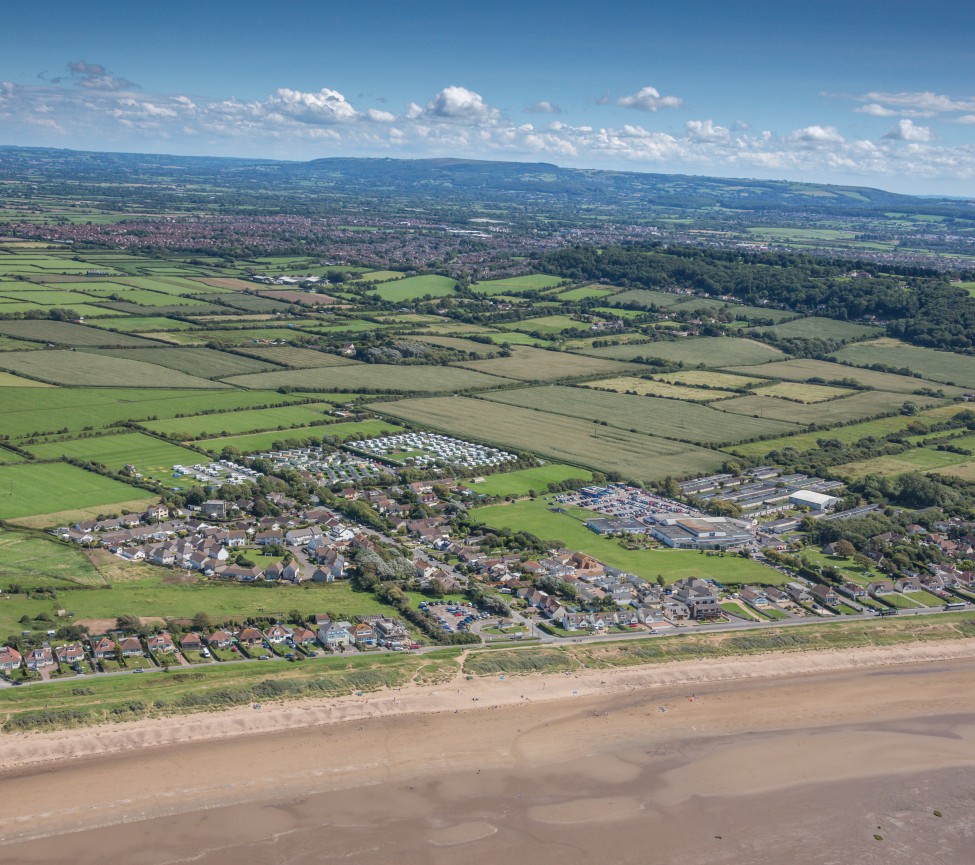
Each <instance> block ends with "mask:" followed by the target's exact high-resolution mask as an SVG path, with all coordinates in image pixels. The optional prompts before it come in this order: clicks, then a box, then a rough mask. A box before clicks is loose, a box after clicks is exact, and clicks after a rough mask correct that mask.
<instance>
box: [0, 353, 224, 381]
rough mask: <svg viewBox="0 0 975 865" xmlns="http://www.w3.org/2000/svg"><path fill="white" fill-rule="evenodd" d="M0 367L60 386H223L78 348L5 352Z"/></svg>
mask: <svg viewBox="0 0 975 865" xmlns="http://www.w3.org/2000/svg"><path fill="white" fill-rule="evenodd" d="M0 368H2V369H6V370H8V371H9V372H13V373H18V374H21V375H26V376H29V377H31V378H37V379H40V380H41V381H46V382H51V383H52V384H62V385H82V386H85V385H87V386H90V387H162V388H188V387H192V388H222V387H227V385H225V384H222V383H221V382H213V381H208V380H207V379H205V378H197V377H196V376H192V375H187V374H186V373H184V372H180V371H179V370H175V369H166V367H162V366H157V365H156V364H152V363H145V362H143V361H140V360H126V359H123V358H117V357H107V356H105V355H99V354H92V353H89V352H81V351H68V350H60V349H58V350H52V351H5V352H3V353H2V354H0Z"/></svg>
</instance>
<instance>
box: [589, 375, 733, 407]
mask: <svg viewBox="0 0 975 865" xmlns="http://www.w3.org/2000/svg"><path fill="white" fill-rule="evenodd" d="M584 386H585V387H591V388H606V389H608V390H612V391H615V392H616V393H634V394H638V395H640V396H659V397H666V398H667V399H679V400H690V401H691V402H711V401H712V400H716V399H723V398H725V397H732V396H738V393H737V392H736V391H733V390H717V389H710V388H709V389H705V388H701V387H686V386H684V385H679V384H670V382H666V381H656V380H654V379H647V378H636V377H635V376H620V377H619V378H601V379H599V380H598V381H590V382H586V383H585V385H584Z"/></svg>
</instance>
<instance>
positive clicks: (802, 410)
mask: <svg viewBox="0 0 975 865" xmlns="http://www.w3.org/2000/svg"><path fill="white" fill-rule="evenodd" d="M907 401H910V402H913V403H914V404H915V405H917V406H919V407H921V408H928V407H930V406H934V405H937V404H938V403H939V402H944V400H939V399H937V398H935V397H926V396H913V395H911V396H907V395H905V394H902V393H889V392H887V391H881V390H874V391H863V392H857V393H854V395H853V396H847V397H843V398H841V399H834V400H831V401H830V402H823V403H814V404H810V405H802V404H800V403H796V402H792V401H791V400H786V399H779V398H777V397H771V396H757V395H756V396H742V397H736V398H735V399H729V400H722V401H721V403H720V407H721V410H722V411H728V412H734V413H735V414H743V415H749V416H751V417H756V418H765V419H769V418H777V419H779V420H783V421H786V420H787V421H791V422H792V423H796V424H802V425H806V424H813V423H814V424H821V425H822V424H838V423H846V422H847V421H852V420H860V419H863V418H869V417H874V416H876V415H881V414H888V413H891V412H898V411H900V409H901V406H903V405H904V403H905V402H907Z"/></svg>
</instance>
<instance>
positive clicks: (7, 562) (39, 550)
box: [0, 529, 106, 639]
mask: <svg viewBox="0 0 975 865" xmlns="http://www.w3.org/2000/svg"><path fill="white" fill-rule="evenodd" d="M58 582H61V583H65V584H77V585H83V586H95V585H105V584H106V580H105V579H104V577H102V575H101V574H100V573H99V572H98V570H97V569H96V568H95V566H94V565H93V564H92V563H91V561H90V560H89V558H88V557H87V556H86V555H85V553H84V552H82V550H80V549H79V548H78V547H77V546H75V545H74V544H68V543H65V542H62V541H56V540H54V539H53V538H52V537H50V536H44V535H36V534H34V533H26V532H12V531H9V530H6V529H0V591H3V592H9V591H10V587H11V586H13V585H18V586H20V587H21V588H24V589H30V588H38V587H40V586H50V585H52V584H57V583H58ZM0 634H2V635H3V636H6V634H7V632H6V631H2V630H0ZM2 638H3V637H2V636H0V639H2Z"/></svg>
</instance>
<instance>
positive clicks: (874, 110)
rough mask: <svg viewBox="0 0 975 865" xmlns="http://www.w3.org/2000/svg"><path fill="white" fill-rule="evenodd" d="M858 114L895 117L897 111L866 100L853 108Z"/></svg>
mask: <svg viewBox="0 0 975 865" xmlns="http://www.w3.org/2000/svg"><path fill="white" fill-rule="evenodd" d="M853 110H854V111H856V112H857V113H858V114H869V115H871V116H872V117H896V116H897V112H896V111H894V109H893V108H887V107H885V106H883V105H881V104H880V103H879V102H868V103H867V104H866V105H861V106H860V107H859V108H854V109H853Z"/></svg>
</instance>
